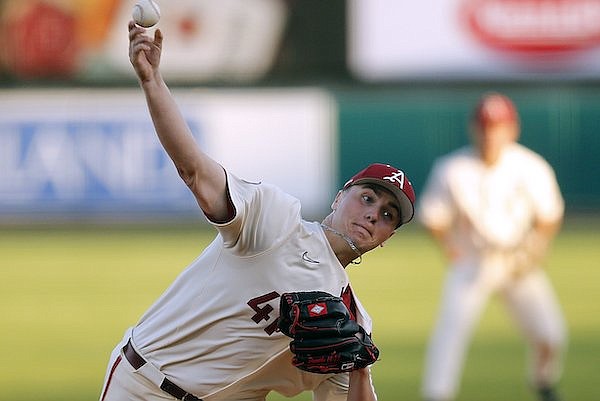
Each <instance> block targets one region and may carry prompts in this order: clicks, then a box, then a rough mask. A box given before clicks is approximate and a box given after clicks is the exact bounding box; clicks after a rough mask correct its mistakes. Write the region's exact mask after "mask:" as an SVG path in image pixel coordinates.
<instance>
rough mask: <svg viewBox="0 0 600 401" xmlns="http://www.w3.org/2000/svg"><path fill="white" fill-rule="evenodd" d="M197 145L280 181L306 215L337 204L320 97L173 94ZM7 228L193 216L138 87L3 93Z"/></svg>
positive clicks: (238, 168)
mask: <svg viewBox="0 0 600 401" xmlns="http://www.w3.org/2000/svg"><path fill="white" fill-rule="evenodd" d="M176 98H177V101H178V103H179V104H180V106H181V109H182V111H183V114H184V118H185V119H186V121H187V123H188V125H189V127H190V128H191V131H192V133H193V135H194V137H195V138H196V140H197V142H198V143H199V145H200V146H201V147H202V149H203V150H205V151H206V152H207V153H208V154H209V155H210V156H211V157H213V158H214V159H215V160H217V161H218V162H220V163H221V164H222V165H223V166H225V167H226V168H227V169H228V170H229V171H230V172H232V173H234V174H236V175H237V176H239V177H240V178H244V179H247V180H250V181H268V182H270V183H273V184H276V185H279V186H280V187H282V188H283V189H284V190H286V191H287V192H289V193H291V194H292V195H295V196H296V197H298V198H299V199H300V200H301V201H302V202H303V211H304V212H305V213H306V214H307V215H314V214H318V213H321V212H322V210H323V208H325V207H327V206H328V205H329V203H328V202H329V201H330V197H331V194H332V191H333V188H332V187H333V185H334V179H335V171H334V166H336V164H335V157H334V155H335V149H334V145H333V144H334V143H335V142H334V132H335V131H334V130H335V126H334V123H333V121H334V118H335V115H334V113H335V107H334V106H333V101H332V99H330V97H329V96H328V95H327V94H326V93H324V92H321V91H319V90H310V89H305V90H297V91H294V90H288V91H279V90H268V91H267V90H265V91H253V90H248V91H226V92H217V91H181V90H180V91H176ZM0 110H2V113H1V114H0V221H2V220H5V221H6V220H7V219H9V220H10V219H15V218H26V219H36V218H46V217H54V218H61V217H65V216H66V217H74V216H75V217H77V216H85V217H93V216H120V217H122V218H125V219H128V218H129V219H134V218H137V217H140V218H143V217H147V216H155V217H158V216H161V215H167V216H168V215H170V214H171V215H176V214H179V215H181V214H184V215H185V214H190V213H192V214H194V215H199V209H198V206H197V205H196V202H195V200H194V199H193V197H192V195H191V194H190V193H189V190H188V188H187V187H186V186H185V185H184V183H183V182H182V180H181V179H180V178H179V176H178V175H177V172H176V169H175V167H174V166H173V163H172V162H171V160H170V159H169V158H168V157H167V155H166V153H165V151H164V150H163V149H162V147H161V145H160V143H159V142H158V140H157V137H156V134H155V132H154V128H153V126H152V123H151V120H150V117H149V115H148V112H147V110H146V105H145V101H144V97H143V95H142V94H141V93H140V92H139V91H137V90H131V91H123V90H114V91H110V90H96V91H90V90H85V91H83V90H79V91H78V90H65V91H34V92H30V91H3V92H0Z"/></svg>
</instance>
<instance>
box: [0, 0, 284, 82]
mask: <svg viewBox="0 0 600 401" xmlns="http://www.w3.org/2000/svg"><path fill="white" fill-rule="evenodd" d="M157 3H158V4H159V6H160V10H161V18H160V21H159V23H158V25H157V26H156V27H159V28H160V29H161V31H162V32H163V34H164V36H165V51H164V53H163V56H162V67H163V68H162V71H163V74H164V75H165V77H166V78H167V79H169V81H171V82H173V81H175V80H182V81H183V80H185V81H215V80H221V79H226V80H232V81H234V82H235V81H239V82H248V81H252V80H255V79H258V78H261V77H262V76H263V75H264V74H266V73H267V72H268V71H269V69H270V68H271V65H272V64H273V62H274V58H275V55H276V52H277V51H278V49H279V43H280V40H281V37H282V34H283V29H284V27H285V23H286V18H287V5H286V4H285V3H284V2H281V1H273V0H219V1H213V0H169V1H166V0H157ZM134 4H135V0H4V1H0V74H2V73H4V74H6V75H7V76H10V77H13V78H15V79H17V80H21V79H23V80H29V79H61V80H69V79H78V80H84V81H94V80H107V79H108V80H110V79H115V78H118V77H122V78H124V77H131V78H134V75H133V71H132V69H131V65H130V63H129V58H128V35H127V23H128V21H130V20H131V19H132V10H133V6H134ZM156 27H155V28H156ZM153 29H154V28H153ZM153 29H150V30H149V34H150V35H152V34H153Z"/></svg>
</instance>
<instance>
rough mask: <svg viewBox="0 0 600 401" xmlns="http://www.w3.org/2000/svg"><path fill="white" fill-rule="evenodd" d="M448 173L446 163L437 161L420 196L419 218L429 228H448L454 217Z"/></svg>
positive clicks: (418, 205)
mask: <svg viewBox="0 0 600 401" xmlns="http://www.w3.org/2000/svg"><path fill="white" fill-rule="evenodd" d="M447 173H448V170H447V167H446V163H445V162H444V161H443V160H438V161H436V162H435V163H434V165H433V167H432V169H431V173H430V174H429V177H428V178H427V181H426V183H425V186H424V188H423V191H422V193H421V195H420V197H419V203H418V204H417V219H418V220H419V221H420V222H421V224H423V225H424V226H426V227H428V228H446V227H448V226H449V225H450V224H451V223H452V220H453V219H454V214H455V213H454V209H453V207H452V205H453V201H452V194H451V192H450V189H449V188H448V182H449V180H447V179H446V174H447Z"/></svg>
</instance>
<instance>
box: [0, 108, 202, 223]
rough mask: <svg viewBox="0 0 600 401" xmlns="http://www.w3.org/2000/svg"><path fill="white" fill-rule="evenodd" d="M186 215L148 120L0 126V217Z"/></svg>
mask: <svg viewBox="0 0 600 401" xmlns="http://www.w3.org/2000/svg"><path fill="white" fill-rule="evenodd" d="M188 125H189V126H190V128H191V129H192V132H193V134H194V136H195V137H196V139H197V140H198V141H200V140H201V130H200V127H199V124H197V122H194V121H188ZM191 210H194V211H197V210H198V208H197V205H196V203H195V201H194V200H193V197H192V196H191V194H190V193H189V190H188V189H187V187H186V186H185V184H184V183H183V182H182V180H181V179H180V178H179V176H178V175H177V172H176V169H175V167H174V165H173V163H172V162H171V160H170V159H169V158H168V156H167V154H166V152H165V151H164V150H163V148H162V147H161V145H160V143H159V141H158V139H157V137H156V134H155V132H154V127H153V126H152V124H151V123H150V121H149V120H140V121H129V120H120V121H119V120H116V121H115V120H99V121H93V120H89V119H88V120H84V121H78V120H65V121H47V120H43V121H17V122H7V121H4V122H0V216H2V215H7V214H11V213H15V212H19V213H22V212H31V213H34V212H35V213H51V214H56V213H66V214H69V213H80V212H85V213H89V212H104V213H106V212H111V211H118V212H166V213H169V212H181V211H191Z"/></svg>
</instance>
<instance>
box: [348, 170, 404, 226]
mask: <svg viewBox="0 0 600 401" xmlns="http://www.w3.org/2000/svg"><path fill="white" fill-rule="evenodd" d="M357 184H375V185H379V186H381V187H383V188H385V189H387V190H388V191H390V192H392V193H393V194H394V195H395V196H396V199H398V203H399V204H400V214H401V219H400V220H401V221H400V224H398V226H400V225H402V224H406V223H408V222H409V221H411V220H412V218H413V216H414V214H415V191H414V189H413V187H412V184H411V183H410V181H409V179H408V177H407V176H406V174H404V171H402V170H399V169H397V168H396V167H392V166H390V165H389V164H381V163H374V164H371V165H369V166H368V167H367V168H365V169H364V170H361V171H359V172H358V173H356V175H354V177H352V178H350V179H349V180H348V181H347V182H346V183H345V184H344V188H343V189H347V188H348V187H351V186H352V185H357Z"/></svg>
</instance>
